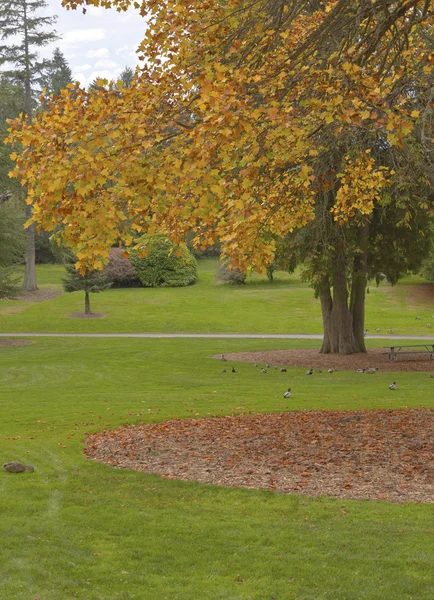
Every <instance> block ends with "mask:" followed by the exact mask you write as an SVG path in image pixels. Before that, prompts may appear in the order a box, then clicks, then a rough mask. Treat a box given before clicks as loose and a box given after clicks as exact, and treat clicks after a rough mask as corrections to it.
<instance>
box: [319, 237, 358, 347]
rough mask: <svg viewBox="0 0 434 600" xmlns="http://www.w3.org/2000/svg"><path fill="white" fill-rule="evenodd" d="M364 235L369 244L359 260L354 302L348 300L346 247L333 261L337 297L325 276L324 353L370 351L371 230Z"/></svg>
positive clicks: (321, 291)
mask: <svg viewBox="0 0 434 600" xmlns="http://www.w3.org/2000/svg"><path fill="white" fill-rule="evenodd" d="M363 236H364V237H363V239H364V241H365V242H366V244H365V247H364V249H363V250H362V252H361V254H360V255H358V256H357V258H356V261H355V265H354V273H353V277H352V286H351V302H350V305H349V302H348V281H347V273H346V264H345V254H344V251H343V250H344V249H343V246H342V247H341V248H338V252H337V256H336V258H335V260H334V262H333V274H332V287H333V296H332V293H331V289H330V287H331V286H330V281H329V280H328V278H324V279H323V281H322V282H321V284H320V287H319V297H320V300H321V311H322V317H323V325H324V339H323V343H322V346H321V350H320V352H322V353H324V354H353V353H356V352H366V347H365V340H364V311H365V285H366V270H367V231H366V232H364V233H363Z"/></svg>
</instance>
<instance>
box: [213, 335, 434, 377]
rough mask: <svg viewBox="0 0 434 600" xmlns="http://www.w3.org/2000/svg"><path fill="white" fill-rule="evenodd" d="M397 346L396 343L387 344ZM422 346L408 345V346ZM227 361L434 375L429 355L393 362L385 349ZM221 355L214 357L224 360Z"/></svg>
mask: <svg viewBox="0 0 434 600" xmlns="http://www.w3.org/2000/svg"><path fill="white" fill-rule="evenodd" d="M387 343H390V344H393V340H385V341H384V345H385V346H386V345H387ZM417 343H422V342H417V341H414V342H412V341H408V344H417ZM224 356H225V358H226V360H227V361H240V362H252V363H258V364H260V365H261V366H264V365H265V364H266V363H270V365H272V366H280V367H283V366H285V367H288V366H289V367H305V368H307V369H309V368H314V369H317V368H318V369H346V370H351V369H353V370H355V369H369V368H371V367H377V368H378V369H379V370H380V371H432V372H434V360H430V358H429V353H428V352H427V353H426V354H415V355H414V356H411V355H409V354H406V355H403V356H400V357H398V360H396V361H391V360H389V356H388V354H387V350H385V349H384V348H372V349H370V350H369V351H368V352H367V353H363V354H349V355H348V356H346V355H343V354H320V353H319V352H318V350H317V349H312V348H309V349H306V348H304V349H300V350H266V351H258V352H233V353H228V354H225V355H224ZM220 357H221V354H216V355H214V358H220Z"/></svg>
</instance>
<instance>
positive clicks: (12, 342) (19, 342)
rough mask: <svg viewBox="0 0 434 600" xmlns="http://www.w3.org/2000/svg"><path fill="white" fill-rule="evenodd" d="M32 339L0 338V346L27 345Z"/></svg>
mask: <svg viewBox="0 0 434 600" xmlns="http://www.w3.org/2000/svg"><path fill="white" fill-rule="evenodd" d="M33 343H34V342H32V340H11V339H9V338H0V348H11V347H12V346H28V345H29V344H33Z"/></svg>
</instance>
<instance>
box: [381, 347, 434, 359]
mask: <svg viewBox="0 0 434 600" xmlns="http://www.w3.org/2000/svg"><path fill="white" fill-rule="evenodd" d="M383 348H387V350H388V354H389V360H397V359H398V356H400V355H401V354H427V353H429V357H430V359H431V360H432V357H433V356H434V343H433V344H411V345H405V346H402V345H400V346H383ZM408 348H410V349H408ZM412 348H415V350H413V349H412ZM421 348H423V350H421Z"/></svg>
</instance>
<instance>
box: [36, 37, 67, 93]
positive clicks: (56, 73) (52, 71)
mask: <svg viewBox="0 0 434 600" xmlns="http://www.w3.org/2000/svg"><path fill="white" fill-rule="evenodd" d="M72 81H73V79H72V72H71V69H70V67H69V65H68V61H67V60H66V58H65V57H64V55H63V53H62V52H61V51H60V50H59V48H56V49H55V50H54V52H53V58H52V59H51V61H50V62H49V63H48V64H47V67H46V69H45V72H44V74H43V78H42V85H43V86H44V87H45V88H46V90H47V93H48V94H50V95H51V94H54V95H55V96H58V95H59V94H60V90H62V89H63V88H65V87H66V86H67V85H68V83H72Z"/></svg>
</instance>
